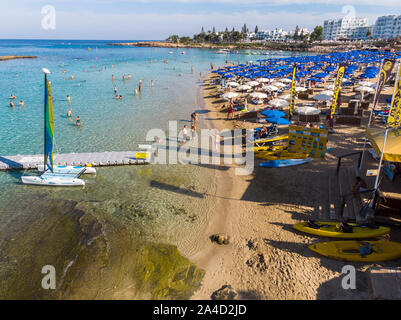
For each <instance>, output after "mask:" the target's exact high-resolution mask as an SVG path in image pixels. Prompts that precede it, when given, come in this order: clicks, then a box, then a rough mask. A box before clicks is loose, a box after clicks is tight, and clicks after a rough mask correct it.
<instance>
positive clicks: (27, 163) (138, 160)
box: [0, 151, 153, 170]
mask: <svg viewBox="0 0 401 320" xmlns="http://www.w3.org/2000/svg"><path fill="white" fill-rule="evenodd" d="M152 159H153V154H152V152H149V151H120V152H88V153H64V154H55V155H54V164H55V165H62V166H63V165H65V166H67V165H69V166H85V165H87V164H91V165H92V166H94V167H97V166H117V165H140V164H149V163H151V161H152ZM43 162H44V159H43V155H40V154H38V155H15V156H0V170H26V169H37V168H38V165H42V164H43Z"/></svg>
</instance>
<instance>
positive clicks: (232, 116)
mask: <svg viewBox="0 0 401 320" xmlns="http://www.w3.org/2000/svg"><path fill="white" fill-rule="evenodd" d="M230 117H231V119H234V109H233V107H232V106H231V104H230V105H229V106H228V114H227V119H229V118H230Z"/></svg>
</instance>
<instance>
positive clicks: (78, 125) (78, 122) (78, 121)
mask: <svg viewBox="0 0 401 320" xmlns="http://www.w3.org/2000/svg"><path fill="white" fill-rule="evenodd" d="M75 123H76V125H77V127H80V126H81V118H80V117H79V116H77V119H76V120H75Z"/></svg>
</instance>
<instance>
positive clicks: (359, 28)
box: [323, 18, 369, 40]
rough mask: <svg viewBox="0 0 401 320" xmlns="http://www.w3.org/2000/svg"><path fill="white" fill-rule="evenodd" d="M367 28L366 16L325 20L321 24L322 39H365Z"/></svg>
mask: <svg viewBox="0 0 401 320" xmlns="http://www.w3.org/2000/svg"><path fill="white" fill-rule="evenodd" d="M368 30H369V24H368V19H367V18H341V19H337V20H326V21H324V24H323V40H339V39H365V38H366V34H367V32H368Z"/></svg>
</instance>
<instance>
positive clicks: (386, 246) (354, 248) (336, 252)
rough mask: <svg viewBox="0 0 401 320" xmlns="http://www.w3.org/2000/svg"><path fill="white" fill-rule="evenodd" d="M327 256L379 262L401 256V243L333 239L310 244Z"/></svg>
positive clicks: (313, 248)
mask: <svg viewBox="0 0 401 320" xmlns="http://www.w3.org/2000/svg"><path fill="white" fill-rule="evenodd" d="M309 249H311V250H312V251H314V252H317V253H319V254H321V255H323V256H325V257H327V258H332V259H336V260H342V261H353V262H379V261H387V260H394V259H398V258H401V243H398V242H391V241H355V240H350V241H332V242H324V243H318V244H313V245H311V246H309Z"/></svg>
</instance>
